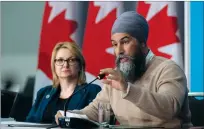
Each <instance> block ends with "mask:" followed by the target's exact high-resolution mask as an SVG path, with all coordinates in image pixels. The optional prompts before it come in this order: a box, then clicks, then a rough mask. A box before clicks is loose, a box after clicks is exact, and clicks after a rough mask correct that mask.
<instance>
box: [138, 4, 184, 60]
mask: <svg viewBox="0 0 204 129" xmlns="http://www.w3.org/2000/svg"><path fill="white" fill-rule="evenodd" d="M158 4H159V2H158ZM150 6H151V5H150V4H145V3H144V2H138V8H137V12H138V13H140V14H141V15H143V16H144V17H147V13H148V11H149V9H150ZM167 9H168V5H166V6H165V7H164V8H163V9H162V10H160V11H159V12H158V13H157V14H156V15H155V16H154V17H152V18H151V19H150V20H149V21H148V23H149V37H148V41H147V45H148V46H149V47H150V49H151V50H152V51H153V53H154V54H156V55H157V56H163V57H166V58H171V57H172V55H169V54H166V53H162V52H160V51H158V48H160V47H163V46H166V45H170V44H173V43H176V42H180V40H179V38H178V37H177V35H176V31H177V29H178V25H177V17H173V16H168V14H167Z"/></svg>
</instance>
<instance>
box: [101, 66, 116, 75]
mask: <svg viewBox="0 0 204 129" xmlns="http://www.w3.org/2000/svg"><path fill="white" fill-rule="evenodd" d="M100 73H101V74H102V73H105V74H113V75H114V74H115V70H114V69H113V68H105V69H101V70H100Z"/></svg>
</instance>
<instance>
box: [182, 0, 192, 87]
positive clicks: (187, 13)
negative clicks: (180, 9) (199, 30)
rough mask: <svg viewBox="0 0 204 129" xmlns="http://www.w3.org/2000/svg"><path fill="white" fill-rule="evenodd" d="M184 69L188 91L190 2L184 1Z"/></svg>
mask: <svg viewBox="0 0 204 129" xmlns="http://www.w3.org/2000/svg"><path fill="white" fill-rule="evenodd" d="M184 28H185V29H184V38H185V42H184V61H185V62H184V70H185V74H186V77H187V86H188V89H189V91H191V85H190V82H191V78H190V68H191V67H190V61H191V57H190V2H189V1H185V2H184Z"/></svg>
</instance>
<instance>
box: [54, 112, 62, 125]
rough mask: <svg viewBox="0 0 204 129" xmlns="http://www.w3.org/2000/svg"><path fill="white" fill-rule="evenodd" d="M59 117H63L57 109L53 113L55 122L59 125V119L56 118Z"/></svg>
mask: <svg viewBox="0 0 204 129" xmlns="http://www.w3.org/2000/svg"><path fill="white" fill-rule="evenodd" d="M59 117H63V116H62V114H61V113H60V111H57V114H56V115H55V122H56V123H57V125H59V121H58V118H59Z"/></svg>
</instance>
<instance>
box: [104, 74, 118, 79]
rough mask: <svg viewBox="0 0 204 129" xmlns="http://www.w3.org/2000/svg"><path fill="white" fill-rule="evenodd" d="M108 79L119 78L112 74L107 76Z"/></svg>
mask: <svg viewBox="0 0 204 129" xmlns="http://www.w3.org/2000/svg"><path fill="white" fill-rule="evenodd" d="M106 78H107V79H110V80H117V79H118V78H117V76H113V75H112V74H109V75H108V76H106Z"/></svg>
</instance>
